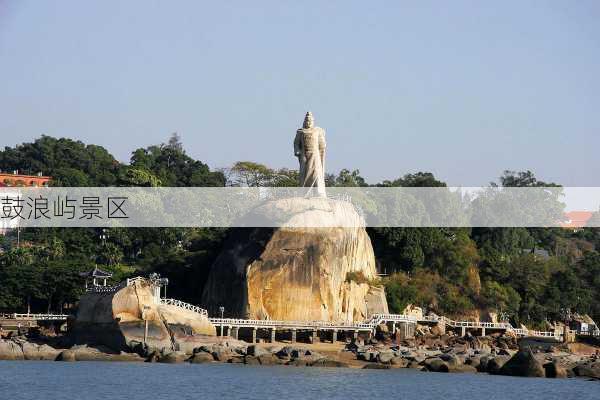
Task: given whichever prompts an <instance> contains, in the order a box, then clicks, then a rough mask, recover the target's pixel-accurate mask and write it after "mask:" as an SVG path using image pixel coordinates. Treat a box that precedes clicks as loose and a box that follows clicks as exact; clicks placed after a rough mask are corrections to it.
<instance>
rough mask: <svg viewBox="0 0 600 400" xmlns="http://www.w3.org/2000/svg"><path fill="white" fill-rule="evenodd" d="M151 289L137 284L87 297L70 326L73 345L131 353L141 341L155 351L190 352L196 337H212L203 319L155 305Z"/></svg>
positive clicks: (185, 312)
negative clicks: (88, 344) (146, 331)
mask: <svg viewBox="0 0 600 400" xmlns="http://www.w3.org/2000/svg"><path fill="white" fill-rule="evenodd" d="M153 289H154V288H153V286H152V285H151V284H150V283H149V281H146V280H137V281H135V282H133V283H132V284H131V285H128V286H125V287H123V288H121V289H120V290H118V291H116V292H109V293H87V294H85V295H84V296H83V297H82V298H81V300H80V302H79V309H78V312H77V318H76V320H75V323H74V326H73V331H72V332H73V336H74V339H75V342H76V343H93V344H103V345H106V346H109V347H111V348H112V349H115V350H122V349H132V348H133V347H135V346H136V345H137V344H138V343H143V341H144V330H145V322H144V320H147V321H148V335H147V337H146V343H147V344H148V346H149V347H152V348H155V349H170V350H184V351H188V350H189V351H190V352H191V349H193V347H194V337H196V336H197V335H215V334H216V331H215V327H214V326H213V325H212V324H211V323H210V321H209V320H208V318H207V317H206V316H203V315H200V314H198V313H196V312H193V311H190V310H187V309H184V308H181V307H177V306H174V305H165V304H159V303H157V302H156V300H155V297H154V292H153Z"/></svg>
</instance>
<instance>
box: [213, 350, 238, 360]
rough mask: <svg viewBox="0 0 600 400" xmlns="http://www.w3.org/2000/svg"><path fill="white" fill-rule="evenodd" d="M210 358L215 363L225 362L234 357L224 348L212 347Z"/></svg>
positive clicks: (231, 352)
mask: <svg viewBox="0 0 600 400" xmlns="http://www.w3.org/2000/svg"><path fill="white" fill-rule="evenodd" d="M211 354H212V356H213V358H214V359H215V360H216V361H221V362H227V361H228V360H229V359H231V358H232V357H233V356H234V353H233V351H231V349H230V348H229V347H226V346H214V347H213V351H212V353H211Z"/></svg>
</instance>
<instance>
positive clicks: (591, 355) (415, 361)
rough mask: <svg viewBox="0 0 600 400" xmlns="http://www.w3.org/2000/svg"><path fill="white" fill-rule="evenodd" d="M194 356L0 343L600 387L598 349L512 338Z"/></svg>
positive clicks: (164, 358)
mask: <svg viewBox="0 0 600 400" xmlns="http://www.w3.org/2000/svg"><path fill="white" fill-rule="evenodd" d="M205 342H206V343H205V344H202V345H200V346H198V347H196V348H195V349H193V351H192V352H191V354H190V353H186V352H182V351H166V352H165V351H158V350H152V349H148V348H144V347H143V346H142V345H141V344H140V345H139V346H137V347H136V348H134V352H123V351H114V350H112V349H110V348H108V347H106V346H102V345H98V346H90V345H74V346H69V345H68V338H65V337H63V338H60V337H59V338H36V339H29V338H26V337H23V336H17V337H12V338H7V339H0V360H56V361H137V362H144V361H145V362H159V363H181V362H189V363H192V364H199V363H235V364H247V365H289V366H306V367H348V368H365V369H396V368H412V369H416V370H419V371H427V372H441V373H489V374H496V375H511V376H524V377H546V378H570V377H585V378H589V379H597V380H600V355H599V352H598V347H593V346H589V345H582V344H569V345H567V344H560V343H552V342H544V341H531V340H520V341H517V340H516V339H515V338H513V337H509V336H500V335H495V336H494V335H493V336H485V337H473V336H466V337H457V336H448V335H441V336H433V335H426V336H421V337H417V338H415V339H410V340H405V341H400V343H399V344H395V343H393V342H392V341H390V340H389V339H382V340H375V339H372V340H369V341H367V342H364V341H362V340H358V341H352V342H350V343H346V344H345V345H343V344H331V343H314V344H299V343H297V344H286V343H280V344H275V343H273V344H271V343H258V344H249V343H246V342H242V341H239V340H235V339H231V338H228V337H225V338H218V337H208V336H207V337H206V338H205Z"/></svg>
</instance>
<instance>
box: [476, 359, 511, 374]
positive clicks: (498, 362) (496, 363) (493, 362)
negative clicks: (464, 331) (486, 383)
mask: <svg viewBox="0 0 600 400" xmlns="http://www.w3.org/2000/svg"><path fill="white" fill-rule="evenodd" d="M508 360H510V356H496V357H482V358H481V360H480V362H481V364H480V366H479V369H478V370H479V371H480V372H483V371H484V370H485V371H487V372H488V373H490V374H498V373H500V369H501V368H502V367H503V366H504V364H506V363H507V362H508Z"/></svg>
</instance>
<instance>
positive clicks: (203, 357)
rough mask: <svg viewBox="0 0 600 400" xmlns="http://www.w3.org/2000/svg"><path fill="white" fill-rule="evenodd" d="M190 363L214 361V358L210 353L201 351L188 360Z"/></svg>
mask: <svg viewBox="0 0 600 400" xmlns="http://www.w3.org/2000/svg"><path fill="white" fill-rule="evenodd" d="M189 361H190V362H191V363H192V364H204V363H207V362H213V361H215V359H214V358H213V356H212V354H210V353H207V352H204V351H201V352H199V353H196V354H194V355H193V356H192V357H191V358H190V360H189Z"/></svg>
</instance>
